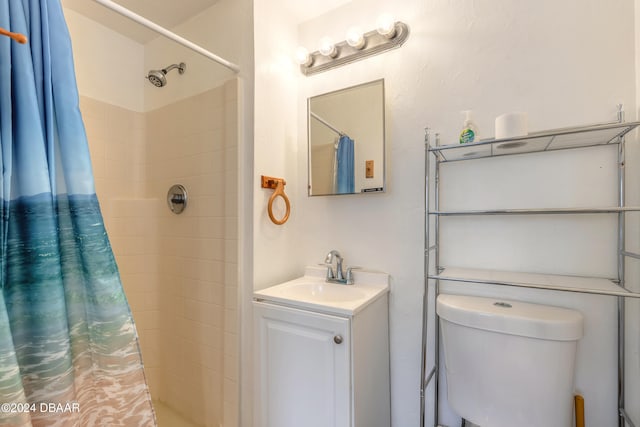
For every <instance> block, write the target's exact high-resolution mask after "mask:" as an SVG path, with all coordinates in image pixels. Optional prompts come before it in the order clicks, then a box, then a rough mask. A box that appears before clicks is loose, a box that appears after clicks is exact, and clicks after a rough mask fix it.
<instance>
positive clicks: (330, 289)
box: [282, 281, 367, 302]
mask: <svg viewBox="0 0 640 427" xmlns="http://www.w3.org/2000/svg"><path fill="white" fill-rule="evenodd" d="M282 295H284V296H288V297H291V298H297V299H311V300H315V301H320V302H336V301H355V300H359V299H363V298H366V296H367V294H366V293H365V292H363V291H362V290H360V289H358V288H355V287H353V285H338V284H334V283H325V282H318V281H315V282H301V283H294V284H292V285H291V286H288V287H285V288H284V289H282Z"/></svg>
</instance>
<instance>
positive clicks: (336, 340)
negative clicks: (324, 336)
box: [333, 335, 342, 344]
mask: <svg viewBox="0 0 640 427" xmlns="http://www.w3.org/2000/svg"><path fill="white" fill-rule="evenodd" d="M333 342H334V343H336V344H342V335H336V336H335V337H333Z"/></svg>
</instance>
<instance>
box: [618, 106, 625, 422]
mask: <svg viewBox="0 0 640 427" xmlns="http://www.w3.org/2000/svg"><path fill="white" fill-rule="evenodd" d="M618 119H619V120H621V121H622V120H624V115H623V113H622V108H621V107H619V114H618ZM618 182H619V189H618V190H619V193H618V206H619V207H621V208H622V207H624V206H625V195H626V182H625V141H624V137H622V140H621V141H620V144H619V145H618ZM625 234H626V217H625V213H624V212H620V213H618V284H619V286H620V287H622V288H623V289H625V255H624V253H625V251H626V242H625V238H626V235H625ZM625 317H626V307H625V298H623V297H618V409H619V411H618V413H619V417H618V425H619V427H625V425H626V421H625V417H624V416H623V414H624V411H625V363H626V361H625V335H626V331H625V326H626V325H625V320H626V319H625Z"/></svg>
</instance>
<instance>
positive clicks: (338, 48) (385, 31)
mask: <svg viewBox="0 0 640 427" xmlns="http://www.w3.org/2000/svg"><path fill="white" fill-rule="evenodd" d="M408 37H409V27H408V26H407V24H405V23H404V22H400V21H394V20H393V17H391V16H390V15H382V16H380V18H378V22H377V28H376V29H375V30H372V31H369V32H367V33H364V34H363V33H362V31H360V30H359V29H358V28H356V27H353V28H350V29H349V31H348V32H347V37H346V40H344V41H341V42H340V43H336V44H334V43H333V42H332V41H331V39H329V38H328V37H323V38H322V40H321V41H320V48H319V49H318V50H317V51H315V52H312V53H309V52H308V51H307V50H306V49H305V48H303V47H300V48H298V50H296V61H297V62H298V64H300V71H301V72H302V74H304V75H305V76H309V75H312V74H316V73H320V72H322V71H327V70H329V69H331V68H334V67H338V66H340V65H345V64H349V63H351V62H355V61H359V60H360V59H363V58H366V57H368V56H372V55H376V54H378V53H382V52H385V51H387V50H390V49H395V48H398V47H400V46H402V44H403V43H404V42H405V41H406V40H407V38H408Z"/></svg>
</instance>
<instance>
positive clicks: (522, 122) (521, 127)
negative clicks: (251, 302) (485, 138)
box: [496, 113, 529, 139]
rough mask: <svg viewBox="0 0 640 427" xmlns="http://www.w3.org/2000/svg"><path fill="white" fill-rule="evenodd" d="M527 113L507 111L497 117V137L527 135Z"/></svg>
mask: <svg viewBox="0 0 640 427" xmlns="http://www.w3.org/2000/svg"><path fill="white" fill-rule="evenodd" d="M528 122H529V121H528V118H527V113H505V114H502V115H501V116H498V117H497V118H496V139H503V138H513V137H515V136H525V135H527V134H528V133H529V126H528Z"/></svg>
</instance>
